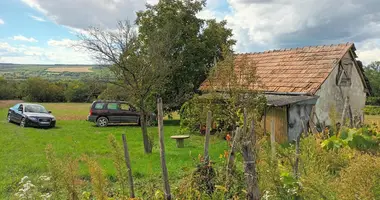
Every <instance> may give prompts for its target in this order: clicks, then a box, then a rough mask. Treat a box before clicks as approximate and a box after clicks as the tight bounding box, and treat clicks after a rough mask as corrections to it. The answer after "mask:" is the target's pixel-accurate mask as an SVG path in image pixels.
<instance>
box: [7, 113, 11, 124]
mask: <svg viewBox="0 0 380 200" xmlns="http://www.w3.org/2000/svg"><path fill="white" fill-rule="evenodd" d="M7 121H8V122H9V123H11V122H12V120H11V115H10V114H8V116H7Z"/></svg>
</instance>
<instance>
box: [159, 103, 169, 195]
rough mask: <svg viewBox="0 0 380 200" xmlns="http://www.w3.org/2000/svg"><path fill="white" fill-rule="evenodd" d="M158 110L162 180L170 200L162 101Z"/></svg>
mask: <svg viewBox="0 0 380 200" xmlns="http://www.w3.org/2000/svg"><path fill="white" fill-rule="evenodd" d="M157 109H158V136H159V140H160V157H161V169H162V178H163V181H164V193H165V200H170V199H171V198H172V197H171V194H170V185H169V177H168V169H167V167H166V159H165V144H164V122H163V118H164V115H163V110H162V99H161V98H158V99H157Z"/></svg>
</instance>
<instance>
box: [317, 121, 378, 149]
mask: <svg viewBox="0 0 380 200" xmlns="http://www.w3.org/2000/svg"><path fill="white" fill-rule="evenodd" d="M321 146H322V147H323V148H325V149H328V150H337V149H340V148H343V147H347V146H348V147H350V148H353V149H358V150H360V151H369V152H373V151H375V152H376V151H379V150H380V134H379V133H378V128H377V126H376V125H373V126H365V127H362V128H359V129H348V128H343V129H342V130H341V131H340V134H336V135H333V136H332V137H330V138H328V139H326V140H324V141H323V142H322V143H321Z"/></svg>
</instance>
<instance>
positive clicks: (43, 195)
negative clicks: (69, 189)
mask: <svg viewBox="0 0 380 200" xmlns="http://www.w3.org/2000/svg"><path fill="white" fill-rule="evenodd" d="M50 197H51V194H50V193H45V194H41V198H42V199H44V200H46V199H49V198H50Z"/></svg>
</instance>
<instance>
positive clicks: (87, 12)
mask: <svg viewBox="0 0 380 200" xmlns="http://www.w3.org/2000/svg"><path fill="white" fill-rule="evenodd" d="M22 1H23V2H24V3H25V4H27V5H29V6H30V7H31V8H34V9H35V10H37V11H39V12H41V13H42V14H44V15H45V16H46V18H48V19H51V20H52V21H54V22H56V23H57V24H60V25H63V26H65V27H68V28H69V29H70V30H71V31H72V32H73V33H83V29H85V28H87V27H88V26H91V25H95V26H102V27H105V28H109V29H113V28H114V27H115V26H116V21H117V20H123V19H129V20H131V21H133V20H134V19H135V12H136V11H138V10H142V9H144V8H145V6H144V5H145V3H151V4H155V3H157V2H158V0H107V1H105V0H76V1H70V2H68V1H67V0H54V1H52V0H22ZM63 5H64V6H63ZM379 6H380V1H378V0H361V1H355V0H333V1H332V0H304V1H300V0H298V1H294V0H208V1H207V7H206V9H205V10H203V11H202V12H201V13H199V14H198V16H199V17H201V18H205V19H209V18H216V19H217V20H223V19H226V20H227V21H228V27H229V28H232V29H233V33H234V39H236V40H237V45H236V47H235V50H236V51H238V52H252V51H263V50H267V49H278V48H290V47H300V46H310V45H321V44H330V43H346V42H355V43H356V44H357V47H358V52H359V53H358V54H359V59H361V60H364V61H365V62H370V61H371V60H372V59H377V56H376V55H378V54H377V53H378V49H379V46H380V44H379V45H378V46H372V47H368V46H366V45H364V43H366V42H365V41H371V40H375V39H380V37H379V35H380V12H379V11H378V7H379ZM367 60H368V61H367Z"/></svg>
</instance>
